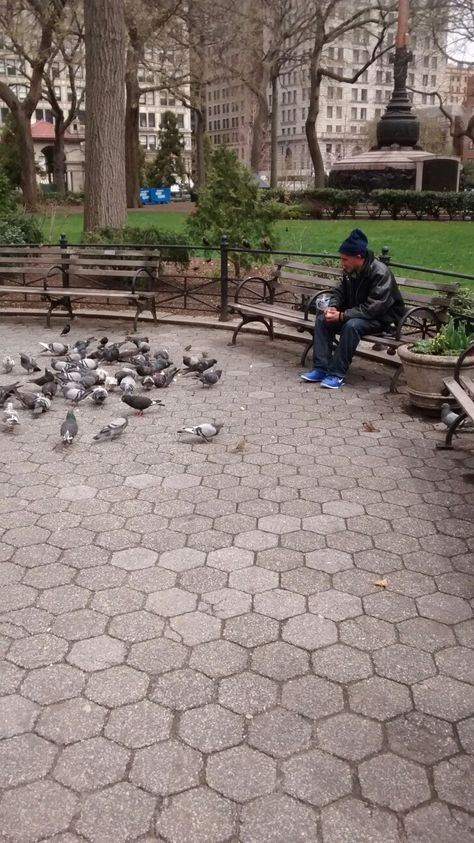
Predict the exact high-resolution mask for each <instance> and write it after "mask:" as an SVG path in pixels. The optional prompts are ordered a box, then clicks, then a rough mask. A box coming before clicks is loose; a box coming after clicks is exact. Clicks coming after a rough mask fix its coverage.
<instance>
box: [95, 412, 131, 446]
mask: <svg viewBox="0 0 474 843" xmlns="http://www.w3.org/2000/svg"><path fill="white" fill-rule="evenodd" d="M127 424H128V419H126V418H116V419H112V421H111V422H109V424H106V425H105V427H103V428H102V429H101V430H99V432H98V433H96V435H95V436H94V439H95V440H96V441H97V442H102V441H103V440H104V439H116V438H117V437H118V436H121V435H122V433H123V432H124V430H125V428H126V427H127Z"/></svg>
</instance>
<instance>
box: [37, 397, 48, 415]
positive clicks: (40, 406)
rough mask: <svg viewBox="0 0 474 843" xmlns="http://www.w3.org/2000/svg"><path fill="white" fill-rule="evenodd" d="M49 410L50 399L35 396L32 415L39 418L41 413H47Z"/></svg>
mask: <svg viewBox="0 0 474 843" xmlns="http://www.w3.org/2000/svg"><path fill="white" fill-rule="evenodd" d="M50 409H51V399H50V398H47V396H46V395H37V396H36V401H35V406H34V407H33V415H34V416H41V414H42V413H47V412H48V410H50Z"/></svg>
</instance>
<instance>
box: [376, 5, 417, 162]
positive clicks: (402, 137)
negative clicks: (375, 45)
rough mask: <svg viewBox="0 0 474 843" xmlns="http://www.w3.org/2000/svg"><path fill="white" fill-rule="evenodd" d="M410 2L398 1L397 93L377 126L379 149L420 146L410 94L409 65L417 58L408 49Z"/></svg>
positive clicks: (394, 93)
mask: <svg viewBox="0 0 474 843" xmlns="http://www.w3.org/2000/svg"><path fill="white" fill-rule="evenodd" d="M409 14H410V0H398V20H397V34H396V38H395V53H394V55H393V83H394V84H393V91H392V95H391V97H390V100H389V102H388V104H387V108H386V109H385V113H384V114H383V115H382V117H381V118H380V120H379V122H378V124H377V146H378V147H379V148H380V147H382V146H385V147H386V146H399V147H400V146H401V147H407V146H409V147H415V148H416V147H417V145H418V139H419V136H420V124H419V121H418V118H417V116H416V114H415V113H414V111H413V108H412V104H411V102H410V99H409V96H408V92H407V76H408V65H409V63H410V62H411V60H412V58H413V55H412V52H411V50H409V49H408V47H407V34H408V20H409Z"/></svg>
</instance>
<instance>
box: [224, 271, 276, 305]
mask: <svg viewBox="0 0 474 843" xmlns="http://www.w3.org/2000/svg"><path fill="white" fill-rule="evenodd" d="M256 281H258V282H259V283H260V284H263V296H262V302H267V304H272V303H273V299H274V296H275V290H274V287H273V284H272V283H271V282H270V281H269V280H268V279H267V278H260V276H258V275H252V276H250V277H249V278H244V279H243V280H242V281H240V282H239V283H238V284H237V289H236V291H235V296H234V303H235V304H238V303H239V295H240V291H241V290H242V289H243V288H244V287H245V285H246V284H249V283H251V282H252V283H254V282H256ZM266 292H267V293H268V298H267V296H266Z"/></svg>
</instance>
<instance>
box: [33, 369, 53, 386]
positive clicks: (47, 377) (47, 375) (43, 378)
mask: <svg viewBox="0 0 474 843" xmlns="http://www.w3.org/2000/svg"><path fill="white" fill-rule="evenodd" d="M49 381H54V372H52V371H51V369H48V368H46V369H45V370H44V375H40V377H39V378H32V379H31V380H30V381H29V382H30V383H36V384H37V385H38V386H43V384H45V383H49Z"/></svg>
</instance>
